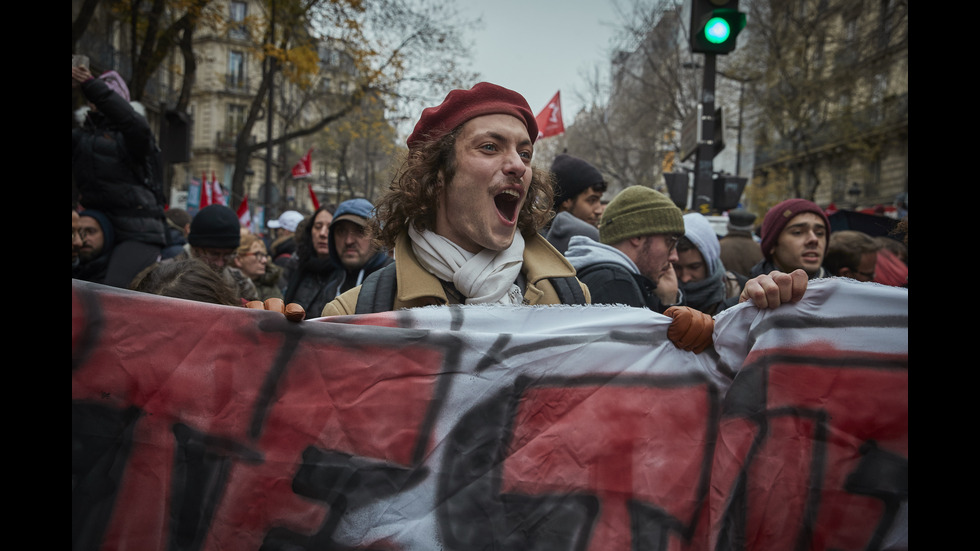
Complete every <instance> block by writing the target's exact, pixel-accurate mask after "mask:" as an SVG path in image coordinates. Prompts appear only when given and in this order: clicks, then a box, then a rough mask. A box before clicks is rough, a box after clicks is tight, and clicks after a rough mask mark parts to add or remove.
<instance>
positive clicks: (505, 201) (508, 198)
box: [493, 189, 521, 223]
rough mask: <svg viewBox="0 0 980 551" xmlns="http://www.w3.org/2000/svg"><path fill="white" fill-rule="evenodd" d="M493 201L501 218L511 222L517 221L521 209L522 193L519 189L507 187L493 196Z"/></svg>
mask: <svg viewBox="0 0 980 551" xmlns="http://www.w3.org/2000/svg"><path fill="white" fill-rule="evenodd" d="M493 203H494V205H496V207H497V212H498V213H500V216H501V218H503V219H504V220H507V221H508V222H510V223H514V222H516V221H517V215H518V213H519V212H520V209H521V194H520V193H519V192H518V191H517V190H513V189H505V190H503V191H501V192H500V193H498V194H497V195H495V196H494V197H493Z"/></svg>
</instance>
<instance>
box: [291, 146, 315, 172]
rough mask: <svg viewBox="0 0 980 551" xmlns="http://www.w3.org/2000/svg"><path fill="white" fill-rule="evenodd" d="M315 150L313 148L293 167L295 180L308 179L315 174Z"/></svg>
mask: <svg viewBox="0 0 980 551" xmlns="http://www.w3.org/2000/svg"><path fill="white" fill-rule="evenodd" d="M312 154H313V148H312V147H311V148H310V150H309V151H307V152H306V155H303V158H302V159H300V160H299V162H298V163H296V164H295V165H293V178H308V177H309V176H310V175H311V174H312V173H313V158H312Z"/></svg>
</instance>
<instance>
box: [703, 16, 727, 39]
mask: <svg viewBox="0 0 980 551" xmlns="http://www.w3.org/2000/svg"><path fill="white" fill-rule="evenodd" d="M731 34H732V28H731V27H730V26H729V25H728V21H726V20H725V19H723V18H721V17H712V18H711V19H709V20H708V23H707V24H706V25H705V26H704V37H705V38H706V39H707V40H708V42H711V43H712V44H723V43H724V42H725V41H726V40H728V37H729V36H731Z"/></svg>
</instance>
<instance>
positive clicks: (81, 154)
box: [71, 67, 166, 287]
mask: <svg viewBox="0 0 980 551" xmlns="http://www.w3.org/2000/svg"><path fill="white" fill-rule="evenodd" d="M72 88H78V89H80V90H81V92H82V94H83V95H84V96H85V99H86V101H87V102H88V104H89V105H88V107H87V108H82V109H80V110H79V111H77V112H76V119H77V120H78V121H79V123H80V126H78V127H75V128H72V133H71V146H72V178H73V180H74V183H75V185H76V187H77V189H78V194H79V197H78V202H79V203H80V204H81V205H82V206H84V208H86V209H97V210H99V211H101V212H103V213H105V215H106V216H107V217H108V218H109V220H110V222H111V223H112V227H113V231H114V232H115V236H116V247H115V249H114V250H113V253H112V258H110V260H109V266H108V269H107V274H106V280H105V284H107V285H112V286H115V287H128V286H129V283H130V282H131V281H132V279H133V277H135V276H136V274H138V273H139V272H140V271H141V270H142V269H143V268H145V267H147V266H149V265H150V264H152V263H153V262H156V261H157V260H158V258H159V256H160V249H161V248H162V247H163V246H164V245H165V244H166V234H165V228H166V224H165V221H164V205H163V198H162V194H161V193H159V189H157V190H154V189H153V185H151V184H152V183H153V181H154V179H153V178H151V177H149V176H148V173H149V171H150V167H151V164H153V165H155V166H159V163H151V162H150V156H151V155H154V156H157V155H159V151H158V149H157V146H156V140H155V139H154V137H153V132H152V130H151V129H150V125H149V123H148V122H147V121H146V118H145V117H144V116H143V115H141V114H140V113H139V112H137V110H136V109H135V108H134V106H133V105H131V104H130V102H129V91H128V89H127V87H126V84H125V82H124V81H123V80H122V78H121V77H120V76H119V74H118V73H116V72H115V71H109V72H107V73H105V74H103V75H102V76H100V77H99V78H93V77H92V75H91V73H89V71H88V69H87V68H85V67H73V68H72ZM158 158H159V157H156V158H155V159H158ZM155 159H154V160H155Z"/></svg>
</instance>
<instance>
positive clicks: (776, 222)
mask: <svg viewBox="0 0 980 551" xmlns="http://www.w3.org/2000/svg"><path fill="white" fill-rule="evenodd" d="M804 212H812V213H813V214H816V215H817V216H819V217H820V218H822V219H823V223H824V224H826V226H827V228H826V229H827V233H826V234H825V235H824V240H825V241H829V240H830V220H829V219H827V215H826V214H824V212H823V209H821V208H820V207H818V206H817V204H816V203H814V202H812V201H807V200H806V199H787V200H785V201H783V202H782V203H779V204H778V205H776V206H775V207H772V208H771V209H769V211H768V212H767V213H766V217H765V218H763V219H762V229H761V230H760V231H759V235H760V236H761V237H762V243H760V244H759V245H760V246H761V247H762V254H763V255H764V256H765V257H766V259H767V260H772V249H773V247H775V246H776V242H777V241H779V234H781V233H783V228H785V227H786V224H788V223H789V221H790V220H792V219H793V218H794V217H796V215H797V214H801V213H804ZM826 244H827V243H826V242H825V243H824V245H826Z"/></svg>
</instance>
